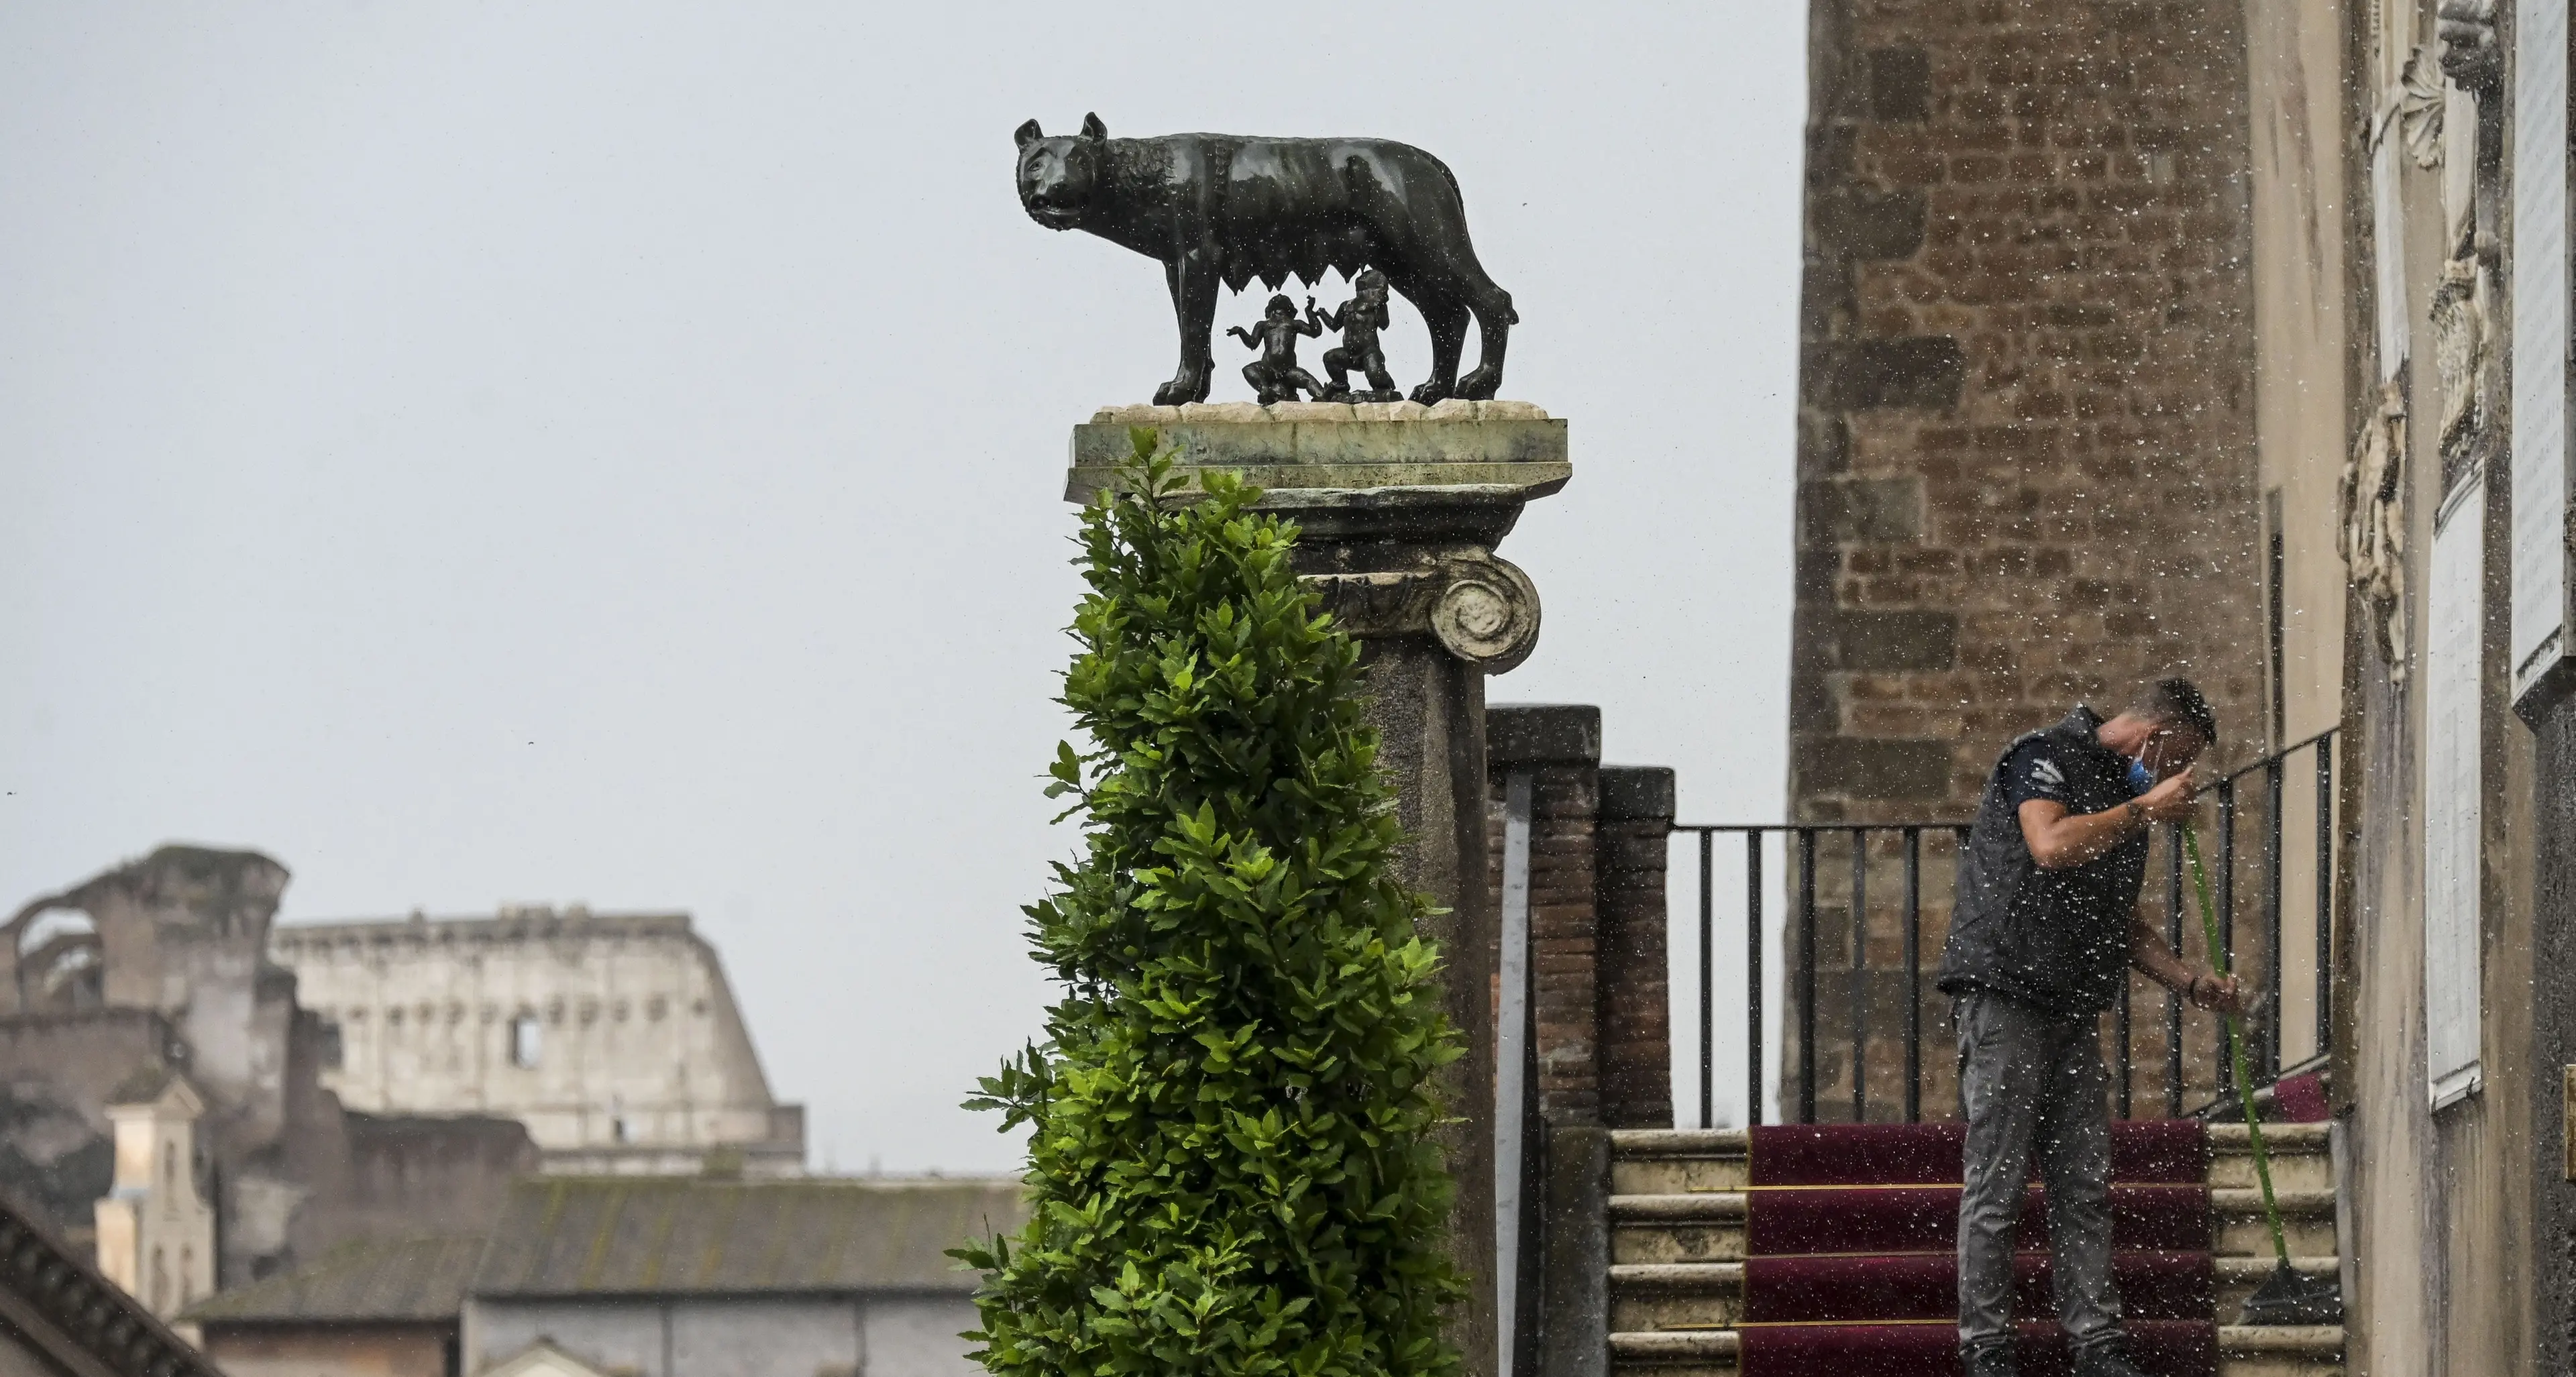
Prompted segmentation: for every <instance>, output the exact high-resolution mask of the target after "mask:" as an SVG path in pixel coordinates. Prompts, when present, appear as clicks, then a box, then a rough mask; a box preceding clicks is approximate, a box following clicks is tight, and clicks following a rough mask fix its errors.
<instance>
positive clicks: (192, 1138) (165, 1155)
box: [97, 1068, 215, 1320]
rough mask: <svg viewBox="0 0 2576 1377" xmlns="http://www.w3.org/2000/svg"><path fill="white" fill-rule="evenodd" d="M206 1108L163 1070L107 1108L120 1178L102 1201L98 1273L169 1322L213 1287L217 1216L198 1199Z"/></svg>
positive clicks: (123, 1091)
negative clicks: (200, 1137) (200, 1140)
mask: <svg viewBox="0 0 2576 1377" xmlns="http://www.w3.org/2000/svg"><path fill="white" fill-rule="evenodd" d="M205 1109H206V1106H205V1101H204V1100H202V1099H200V1098H199V1097H198V1095H197V1092H196V1090H195V1088H194V1087H192V1086H190V1085H189V1084H188V1082H187V1079H186V1078H185V1077H183V1076H181V1075H179V1073H177V1072H175V1071H171V1070H167V1069H162V1068H153V1069H149V1070H144V1071H139V1072H136V1073H135V1074H134V1075H133V1076H132V1077H130V1078H128V1079H127V1080H126V1082H125V1084H123V1085H122V1086H119V1087H118V1088H117V1090H116V1092H115V1093H114V1094H112V1095H110V1096H109V1097H108V1101H107V1117H108V1120H109V1122H110V1123H112V1124H114V1125H115V1131H116V1178H115V1183H114V1184H113V1185H111V1186H110V1187H109V1188H108V1193H107V1194H106V1195H105V1196H104V1197H102V1198H101V1199H100V1200H99V1202H98V1214H97V1218H98V1270H99V1271H100V1272H101V1273H103V1274H105V1275H106V1277H107V1279H108V1280H110V1281H113V1282H115V1283H116V1284H117V1285H119V1286H122V1287H124V1288H125V1290H126V1292H127V1293H128V1294H130V1295H132V1296H133V1297H134V1298H135V1299H137V1300H139V1301H141V1302H143V1305H144V1308H145V1309H148V1310H150V1311H151V1312H152V1313H153V1314H154V1315H155V1316H157V1317H159V1318H161V1319H165V1320H166V1319H169V1318H170V1317H172V1316H174V1315H176V1314H178V1313H179V1312H180V1311H182V1310H184V1309H186V1308H187V1307H188V1306H190V1305H192V1304H194V1303H196V1302H197V1301H199V1300H202V1299H204V1298H205V1296H206V1295H207V1294H208V1293H210V1292H212V1291H213V1290H214V1287H215V1211H214V1207H213V1206H211V1205H209V1204H207V1203H206V1201H205V1198H204V1197H203V1196H201V1195H199V1194H198V1192H197V1171H196V1150H197V1119H198V1117H199V1116H200V1115H202V1114H204V1113H205Z"/></svg>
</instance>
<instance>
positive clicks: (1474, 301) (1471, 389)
mask: <svg viewBox="0 0 2576 1377" xmlns="http://www.w3.org/2000/svg"><path fill="white" fill-rule="evenodd" d="M1464 294H1465V296H1466V298H1467V304H1468V305H1470V306H1472V307H1474V308H1475V311H1476V333H1477V343H1476V366H1475V368H1474V369H1473V370H1472V371H1470V372H1469V373H1468V374H1467V376H1465V377H1463V378H1460V379H1459V380H1458V395H1459V396H1461V397H1465V398H1467V399H1468V400H1470V401H1478V402H1489V401H1492V400H1493V399H1494V394H1495V393H1497V392H1499V391H1501V390H1502V386H1503V350H1504V347H1505V346H1506V345H1508V344H1510V343H1511V338H1512V325H1513V323H1514V322H1516V321H1518V320H1519V319H1520V317H1519V316H1517V315H1514V314H1513V313H1512V294H1511V293H1509V292H1507V291H1504V290H1503V289H1502V288H1500V287H1497V286H1495V285H1494V280H1493V279H1492V278H1490V277H1487V276H1485V274H1484V271H1483V270H1482V269H1478V270H1477V271H1476V273H1475V275H1474V276H1473V277H1472V278H1470V279H1469V280H1468V281H1467V282H1466V283H1465V284H1464Z"/></svg>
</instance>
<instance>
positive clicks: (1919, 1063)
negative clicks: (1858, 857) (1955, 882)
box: [1905, 827, 1923, 1124]
mask: <svg viewBox="0 0 2576 1377" xmlns="http://www.w3.org/2000/svg"><path fill="white" fill-rule="evenodd" d="M1922 1121H1923V829H1922V828H1920V827H1909V828H1906V829H1905V1122H1907V1123H1909V1124H1913V1123H1921V1122H1922Z"/></svg>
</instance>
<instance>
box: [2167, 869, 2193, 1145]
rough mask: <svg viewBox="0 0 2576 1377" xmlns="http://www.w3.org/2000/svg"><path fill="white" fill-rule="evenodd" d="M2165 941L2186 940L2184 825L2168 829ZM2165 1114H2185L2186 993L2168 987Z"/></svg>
mask: <svg viewBox="0 0 2576 1377" xmlns="http://www.w3.org/2000/svg"><path fill="white" fill-rule="evenodd" d="M2165 944H2166V945H2168V946H2170V947H2172V948H2173V949H2174V950H2175V951H2177V952H2188V951H2189V950H2190V948H2188V947H2185V946H2184V945H2183V944H2182V828H2181V827H2180V826H2178V825H2177V826H2169V827H2167V828H2166V829H2165ZM2165 1117H2166V1118H2169V1119H2179V1118H2181V1117H2182V994H2181V993H2180V992H2179V991H2175V990H2167V991H2165Z"/></svg>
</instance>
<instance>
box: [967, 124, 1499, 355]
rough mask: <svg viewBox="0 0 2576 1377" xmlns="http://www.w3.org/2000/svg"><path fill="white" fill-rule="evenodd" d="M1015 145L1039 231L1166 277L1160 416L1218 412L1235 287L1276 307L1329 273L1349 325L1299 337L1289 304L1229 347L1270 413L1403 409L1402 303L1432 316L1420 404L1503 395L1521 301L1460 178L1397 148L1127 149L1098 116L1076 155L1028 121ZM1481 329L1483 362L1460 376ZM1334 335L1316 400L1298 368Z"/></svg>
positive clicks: (1134, 144) (1075, 138)
mask: <svg viewBox="0 0 2576 1377" xmlns="http://www.w3.org/2000/svg"><path fill="white" fill-rule="evenodd" d="M1017 139H1018V143H1019V157H1018V163H1017V169H1016V172H1017V177H1016V180H1017V182H1018V186H1019V193H1020V205H1021V207H1022V208H1023V209H1025V210H1027V211H1028V213H1029V218H1030V219H1032V220H1035V221H1037V222H1038V223H1039V224H1041V225H1044V226H1046V227H1047V228H1049V229H1054V230H1067V229H1079V230H1084V231H1087V232H1089V233H1092V234H1096V235H1099V236H1100V237H1101V238H1103V239H1106V240H1108V241H1109V242H1111V243H1113V244H1117V245H1120V246H1122V247H1124V248H1128V249H1132V250H1134V251H1135V252H1137V253H1141V254H1144V255H1145V256H1147V257H1149V258H1153V259H1157V260H1159V261H1160V262H1161V263H1162V265H1163V282H1164V285H1165V286H1166V287H1168V288H1170V290H1171V294H1172V316H1173V319H1174V321H1175V323H1176V324H1177V325H1178V326H1179V328H1180V336H1181V361H1180V368H1179V371H1177V372H1175V373H1174V374H1173V375H1172V380H1171V381H1170V382H1167V383H1164V384H1163V385H1162V386H1161V387H1158V388H1156V389H1155V390H1154V403H1155V405H1157V406H1173V405H1178V404H1180V403H1183V402H1203V401H1206V400H1207V395H1208V384H1209V382H1210V381H1211V376H1212V374H1213V373H1214V372H1215V366H1216V365H1215V359H1214V357H1213V356H1212V354H1211V352H1210V340H1209V335H1210V332H1211V330H1212V328H1213V327H1214V325H1215V323H1216V289H1217V287H1218V285H1219V284H1220V283H1222V284H1223V285H1225V286H1226V287H1229V288H1231V289H1233V290H1235V291H1238V292H1239V291H1242V290H1243V289H1244V285H1245V284H1246V283H1248V282H1250V281H1251V280H1252V279H1253V278H1255V277H1258V278H1260V279H1261V281H1262V283H1263V285H1265V286H1268V287H1271V288H1274V289H1275V288H1277V287H1278V286H1280V285H1281V284H1282V283H1283V282H1285V281H1286V280H1287V279H1288V278H1289V277H1290V276H1291V275H1294V276H1295V277H1297V278H1298V279H1299V280H1301V281H1304V282H1306V283H1308V284H1310V285H1311V284H1312V283H1314V282H1315V281H1316V279H1318V278H1320V277H1322V276H1323V274H1324V271H1325V269H1327V268H1331V269H1334V270H1337V271H1339V272H1340V273H1341V274H1342V275H1343V276H1344V277H1355V278H1356V282H1355V285H1356V287H1357V291H1358V294H1357V295H1356V296H1354V297H1353V298H1352V299H1351V301H1350V302H1349V304H1347V305H1346V306H1344V307H1343V308H1342V310H1341V312H1340V313H1339V314H1338V315H1336V314H1333V313H1329V312H1318V311H1316V310H1315V309H1314V302H1313V299H1312V298H1309V299H1308V301H1307V315H1306V316H1305V318H1304V319H1302V320H1301V319H1299V317H1298V316H1297V314H1296V309H1295V307H1294V305H1293V304H1292V303H1291V302H1290V301H1289V300H1288V298H1287V297H1286V296H1284V295H1282V296H1275V297H1273V298H1272V299H1271V301H1270V306H1269V310H1268V311H1267V312H1266V313H1265V315H1264V316H1263V318H1262V321H1261V323H1260V324H1259V325H1257V326H1254V327H1252V328H1250V329H1244V328H1242V327H1239V326H1238V327H1236V328H1235V329H1234V330H1233V331H1231V332H1230V333H1233V334H1237V335H1240V336H1242V337H1243V339H1244V343H1245V344H1246V345H1247V346H1249V347H1253V348H1257V349H1259V350H1261V357H1260V359H1258V360H1257V361H1255V362H1254V363H1253V364H1252V365H1251V366H1250V367H1247V368H1246V369H1244V371H1243V372H1244V377H1245V378H1246V379H1248V380H1249V381H1250V382H1251V383H1252V386H1253V390H1254V391H1255V392H1257V393H1259V394H1260V395H1261V399H1262V401H1264V402H1265V403H1266V402H1271V401H1277V400H1281V399H1283V398H1288V397H1294V396H1295V395H1296V394H1297V392H1299V391H1301V390H1302V391H1304V392H1306V393H1307V394H1308V395H1310V396H1314V397H1318V398H1321V399H1324V400H1341V399H1345V398H1348V399H1352V400H1369V401H1377V400H1392V399H1393V397H1394V392H1395V380H1394V379H1393V378H1392V377H1390V376H1388V374H1387V371H1386V354H1385V351H1384V350H1383V349H1382V348H1381V347H1380V346H1379V343H1378V332H1379V331H1380V330H1382V329H1384V328H1385V327H1386V324H1387V309H1386V306H1387V292H1388V290H1389V289H1392V290H1394V291H1398V292H1402V293H1403V294H1404V296H1405V299H1406V300H1408V301H1411V302H1412V303H1413V304H1414V306H1415V308H1416V309H1418V310H1419V311H1421V313H1422V321H1423V324H1424V325H1425V326H1427V327H1429V329H1430V332H1431V376H1430V378H1429V379H1428V380H1426V381H1425V382H1423V384H1422V385H1421V386H1419V387H1417V388H1415V389H1413V400H1415V401H1417V402H1422V403H1424V404H1426V405H1427V404H1429V403H1432V402H1438V401H1444V400H1446V399H1448V398H1451V397H1462V398H1466V399H1468V400H1470V401H1486V400H1491V399H1492V398H1493V396H1494V394H1495V393H1496V391H1497V390H1498V389H1499V388H1500V387H1501V386H1502V382H1503V351H1504V346H1505V345H1506V344H1507V343H1508V341H1509V340H1510V338H1511V327H1512V326H1513V325H1514V324H1516V323H1518V321H1519V319H1520V317H1519V316H1518V315H1516V314H1514V313H1513V311H1512V297H1511V293H1509V292H1506V291H1504V290H1503V289H1502V288H1501V287H1499V286H1496V285H1495V283H1494V280H1493V279H1492V278H1490V277H1487V276H1486V275H1485V269H1484V266H1483V265H1482V264H1480V263H1478V262H1477V261H1476V250H1475V246H1474V244H1473V243H1472V242H1471V241H1470V240H1469V239H1468V237H1467V210H1466V205H1465V203H1464V202H1463V201H1462V199H1461V198H1460V196H1459V194H1458V180H1457V178H1455V177H1453V176H1451V175H1450V172H1449V169H1448V168H1447V167H1445V166H1443V165H1442V164H1441V162H1440V160H1439V159H1437V158H1435V157H1432V156H1431V155H1430V154H1428V153H1425V152H1423V151H1422V150H1421V149H1419V148H1415V147H1413V146H1411V145H1409V144H1401V143H1396V142H1393V141H1392V140H1387V139H1264V138H1245V137H1241V136H1238V135H1232V134H1167V135H1165V136H1163V137H1161V138H1152V139H1113V138H1111V137H1109V130H1108V128H1107V127H1106V126H1104V125H1103V124H1101V122H1100V117H1099V116H1098V115H1091V116H1088V117H1086V118H1085V119H1084V120H1083V122H1082V132H1081V133H1079V134H1076V135H1072V136H1070V137H1066V136H1058V137H1055V138H1049V137H1047V136H1046V134H1045V133H1044V132H1043V131H1041V130H1040V129H1039V128H1038V122H1037V121H1036V120H1030V121H1029V122H1028V123H1026V124H1023V125H1021V126H1020V128H1019V132H1018V135H1017ZM1471 314H1472V315H1473V316H1474V317H1475V320H1476V325H1477V329H1478V333H1479V341H1478V342H1479V345H1480V351H1479V352H1480V357H1479V358H1478V360H1477V363H1476V367H1475V368H1474V369H1473V370H1471V371H1469V372H1468V373H1466V374H1465V375H1463V376H1461V375H1460V373H1459V372H1458V364H1459V355H1460V354H1461V353H1462V352H1463V350H1464V348H1465V345H1466V340H1467V318H1468V317H1469V316H1470V315H1471ZM1327 328H1330V329H1336V330H1339V331H1341V332H1342V343H1341V347H1339V348H1337V349H1333V350H1330V351H1328V352H1327V353H1326V354H1325V356H1324V367H1325V370H1326V371H1327V372H1329V373H1330V374H1331V375H1332V379H1333V381H1332V382H1331V383H1329V384H1324V385H1318V384H1317V383H1316V381H1315V378H1314V375H1313V374H1311V373H1308V372H1306V371H1305V370H1304V369H1302V368H1299V367H1298V366H1297V337H1298V336H1299V335H1320V334H1322V333H1323V331H1324V330H1325V329H1327ZM1352 371H1357V372H1359V373H1362V374H1364V375H1365V376H1366V377H1367V379H1368V383H1369V388H1370V390H1369V392H1367V393H1366V394H1354V393H1352V392H1351V391H1350V389H1349V385H1348V375H1349V374H1350V373H1351V372H1352Z"/></svg>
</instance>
